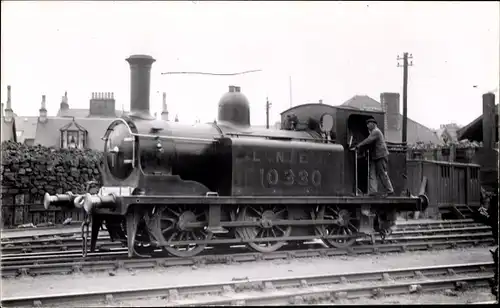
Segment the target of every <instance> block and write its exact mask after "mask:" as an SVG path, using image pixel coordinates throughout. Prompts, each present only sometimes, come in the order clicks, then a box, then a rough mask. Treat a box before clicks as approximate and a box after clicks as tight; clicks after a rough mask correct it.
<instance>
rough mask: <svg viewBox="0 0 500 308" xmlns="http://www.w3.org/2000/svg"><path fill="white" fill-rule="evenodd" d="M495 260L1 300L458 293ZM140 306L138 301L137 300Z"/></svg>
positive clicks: (246, 300) (242, 301)
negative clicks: (440, 291)
mask: <svg viewBox="0 0 500 308" xmlns="http://www.w3.org/2000/svg"><path fill="white" fill-rule="evenodd" d="M493 268H494V265H493V263H474V264H456V265H446V266H432V267H418V268H403V269H391V270H384V271H370V272H358V273H342V274H327V275H320V276H296V277H285V278H270V279H258V280H236V281H235V280H234V279H233V280H231V281H224V282H222V283H212V284H203V285H182V286H166V287H164V286H162V287H158V288H144V289H139V288H134V289H125V290H109V291H105V292H83V293H62V294H50V295H40V296H30V297H16V298H14V297H12V298H3V299H2V306H3V307H28V306H38V307H39V306H67V305H68V304H69V305H73V306H74V305H78V304H80V305H93V306H95V305H99V304H107V305H109V304H112V305H114V306H116V305H120V302H126V301H140V300H141V299H142V300H147V301H151V300H152V299H155V300H156V301H157V302H156V303H155V305H156V306H160V305H161V306H184V307H185V306H211V305H290V304H292V305H300V304H317V303H342V301H343V300H346V299H354V298H361V297H377V296H385V295H396V294H408V293H423V292H435V291H439V290H444V289H454V290H457V291H461V290H466V289H468V288H471V287H472V288H474V287H485V286H488V280H489V279H491V278H492V277H493ZM139 305H140V304H139Z"/></svg>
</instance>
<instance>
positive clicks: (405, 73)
mask: <svg viewBox="0 0 500 308" xmlns="http://www.w3.org/2000/svg"><path fill="white" fill-rule="evenodd" d="M411 59H413V56H412V55H411V54H409V55H408V53H407V52H405V53H403V57H402V58H401V57H400V56H398V67H401V66H402V67H403V136H402V142H403V143H406V141H407V137H408V132H407V128H408V66H413V61H412V60H411ZM399 60H403V65H401V64H400V63H399ZM408 60H410V62H408Z"/></svg>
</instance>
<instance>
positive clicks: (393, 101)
mask: <svg viewBox="0 0 500 308" xmlns="http://www.w3.org/2000/svg"><path fill="white" fill-rule="evenodd" d="M380 104H381V105H382V111H383V112H385V114H384V125H383V127H384V133H385V134H387V132H388V131H393V132H397V134H398V135H399V136H401V114H400V113H399V93H388V92H384V93H381V94H380Z"/></svg>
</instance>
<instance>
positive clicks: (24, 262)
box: [1, 233, 493, 277]
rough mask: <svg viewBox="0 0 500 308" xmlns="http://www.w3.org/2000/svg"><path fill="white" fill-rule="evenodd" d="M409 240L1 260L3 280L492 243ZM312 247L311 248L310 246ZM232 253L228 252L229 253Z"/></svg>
mask: <svg viewBox="0 0 500 308" xmlns="http://www.w3.org/2000/svg"><path fill="white" fill-rule="evenodd" d="M407 239H409V240H402V239H401V238H400V239H398V242H393V243H380V242H379V243H376V244H375V245H372V244H363V243H360V244H358V245H354V246H352V247H350V249H348V250H345V249H335V248H309V249H297V248H299V247H297V246H296V245H289V246H285V247H284V248H283V249H282V250H279V251H275V252H272V253H265V254H264V253H258V252H248V250H243V251H242V250H241V248H240V249H239V250H238V248H232V249H231V250H227V248H226V249H216V248H213V249H207V250H205V251H204V252H203V253H202V254H200V255H198V256H196V257H192V258H178V257H163V256H158V257H152V258H139V259H137V258H132V259H130V258H127V254H126V252H125V251H124V250H117V251H112V252H101V253H92V254H89V255H88V256H87V258H86V259H83V258H82V257H81V254H80V253H79V252H78V253H77V252H75V253H63V254H45V255H40V254H38V255H37V254H31V255H20V256H11V257H6V256H4V257H2V266H1V272H2V276H3V277H16V276H20V275H31V276H36V275H44V274H70V273H79V272H95V271H115V270H119V269H125V270H134V269H147V268H156V267H170V266H193V265H195V266H198V265H203V264H213V263H238V262H252V261H260V260H279V259H293V258H314V257H330V256H342V255H357V254H377V253H394V252H396V253H398V252H407V251H418V250H431V249H450V248H461V247H472V246H478V245H487V244H491V243H493V238H492V237H491V233H490V234H489V237H488V236H487V234H485V233H477V234H454V235H445V236H435V235H434V236H427V237H422V236H420V237H408V238H407ZM309 247H311V246H309ZM228 252H229V253H228Z"/></svg>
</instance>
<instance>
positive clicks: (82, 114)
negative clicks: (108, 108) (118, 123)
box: [57, 108, 128, 118]
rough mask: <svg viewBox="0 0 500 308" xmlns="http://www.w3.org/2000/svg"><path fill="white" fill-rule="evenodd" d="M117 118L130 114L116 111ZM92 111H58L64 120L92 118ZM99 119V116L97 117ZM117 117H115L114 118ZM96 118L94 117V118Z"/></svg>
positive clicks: (79, 109)
mask: <svg viewBox="0 0 500 308" xmlns="http://www.w3.org/2000/svg"><path fill="white" fill-rule="evenodd" d="M115 114H116V117H117V118H119V117H121V116H122V115H124V114H125V115H126V114H128V112H127V111H123V110H115ZM89 115H90V110H89V109H81V108H69V109H64V110H61V109H59V111H57V117H63V118H89V117H90V116H89ZM96 117H97V116H96ZM99 117H101V118H102V117H105V116H104V115H99ZM114 117H115V116H113V118H114ZM92 118H94V117H92Z"/></svg>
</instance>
